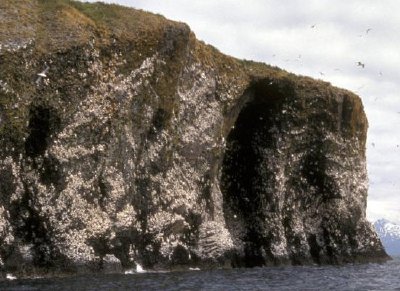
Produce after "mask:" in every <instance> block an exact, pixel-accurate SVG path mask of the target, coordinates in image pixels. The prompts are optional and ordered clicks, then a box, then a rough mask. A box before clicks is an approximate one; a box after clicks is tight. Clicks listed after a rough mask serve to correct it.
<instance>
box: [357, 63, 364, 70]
mask: <svg viewBox="0 0 400 291" xmlns="http://www.w3.org/2000/svg"><path fill="white" fill-rule="evenodd" d="M356 64H357V66H359V67H362V68H363V69H364V68H365V64H364V63H361V62H357V63H356Z"/></svg>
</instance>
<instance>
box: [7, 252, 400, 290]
mask: <svg viewBox="0 0 400 291" xmlns="http://www.w3.org/2000/svg"><path fill="white" fill-rule="evenodd" d="M0 290H52V291H56V290H96V291H98V290H400V257H397V258H394V259H393V260H392V261H389V262H387V263H383V264H354V265H345V266H287V267H268V268H252V269H228V270H208V271H202V270H188V271H184V272H157V273H155V272H147V273H137V274H126V275H124V274H108V275H104V274H101V275H80V276H71V277H64V278H46V279H44V278H43V279H24V280H18V279H17V280H7V281H1V282H0Z"/></svg>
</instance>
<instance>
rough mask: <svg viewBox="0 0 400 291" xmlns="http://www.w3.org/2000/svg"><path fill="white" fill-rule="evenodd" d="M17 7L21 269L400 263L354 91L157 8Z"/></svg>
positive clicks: (2, 228)
mask: <svg viewBox="0 0 400 291" xmlns="http://www.w3.org/2000/svg"><path fill="white" fill-rule="evenodd" d="M3 2H4V1H3ZM3 2H2V3H1V4H0V8H1V14H0V17H1V21H2V25H1V27H0V63H1V68H0V149H1V150H0V181H1V184H0V257H1V260H0V264H1V268H2V270H3V271H7V272H16V273H19V274H22V275H23V274H25V275H29V274H32V272H57V271H60V272H77V271H82V270H83V271H102V270H103V271H107V270H123V269H130V268H135V266H136V264H140V265H142V266H143V267H144V268H185V267H188V266H209V267H213V266H262V265H278V264H309V263H318V264H320V263H321V264H324V263H329V264H336V263H346V262H360V261H362V262H370V261H382V260H386V259H387V258H388V257H387V255H386V254H385V252H384V250H383V248H382V245H381V243H380V241H379V239H378V237H377V235H376V234H375V232H374V231H373V230H372V228H371V225H370V224H369V223H368V222H367V221H366V219H365V209H366V199H367V172H366V162H365V140H366V132H367V126H368V125H367V119H366V116H365V114H364V111H363V106H362V103H361V101H360V99H359V97H357V96H356V95H354V94H353V93H351V92H348V91H346V90H342V89H338V88H335V87H333V86H331V85H330V84H328V83H325V82H322V81H316V80H313V79H310V78H307V77H301V76H295V75H293V74H290V73H287V72H285V71H282V70H280V69H278V68H274V67H270V66H268V65H265V64H260V63H254V62H249V61H241V60H237V59H234V58H231V57H228V56H225V55H223V54H221V53H220V52H218V51H217V50H216V49H215V48H213V47H211V46H207V45H205V44H204V43H202V42H200V41H198V40H196V38H195V36H194V34H193V33H192V32H191V31H190V29H189V28H188V27H187V26H186V25H185V24H182V23H177V22H171V21H168V20H166V19H164V18H163V17H161V16H157V15H153V14H150V13H145V12H142V11H138V10H134V9H128V8H124V7H120V6H116V5H105V4H84V3H77V2H71V1H68V0H57V1H35V0H19V1H6V2H5V3H3ZM18 19H20V20H18ZM3 24H4V25H3Z"/></svg>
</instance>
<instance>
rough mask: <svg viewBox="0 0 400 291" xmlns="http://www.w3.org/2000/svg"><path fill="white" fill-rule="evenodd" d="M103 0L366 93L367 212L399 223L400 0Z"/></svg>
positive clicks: (236, 52) (241, 54)
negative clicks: (159, 16)
mask: <svg viewBox="0 0 400 291" xmlns="http://www.w3.org/2000/svg"><path fill="white" fill-rule="evenodd" d="M90 2H95V1H90ZM104 2H111V3H118V4H121V5H125V6H131V7H135V8H140V9H143V10H147V11H151V12H155V13H160V14H162V15H164V16H166V17H167V18H170V19H173V20H178V21H183V22H186V23H187V24H189V25H190V27H191V29H192V30H193V31H194V32H195V34H196V36H197V38H198V39H201V40H204V41H205V42H206V43H209V44H212V45H213V46H215V47H217V48H218V49H219V50H220V51H222V52H223V53H226V54H229V55H232V56H235V57H238V58H243V59H251V60H256V61H261V62H265V63H267V64H272V65H276V66H279V67H281V68H283V69H286V70H288V71H291V72H293V73H296V74H301V75H307V76H312V77H314V78H319V79H323V80H325V81H328V82H331V83H332V84H333V85H335V86H338V87H342V88H346V89H349V90H351V91H353V92H355V93H357V94H358V95H360V97H361V98H362V100H363V103H364V107H365V110H366V113H367V116H368V119H369V125H370V127H369V132H368V133H369V136H368V145H367V160H368V172H369V181H370V188H369V196H368V208H367V216H368V218H369V219H370V220H371V221H373V220H375V219H377V218H387V219H389V220H392V221H394V222H397V223H400V191H399V186H400V182H399V181H398V180H399V178H400V174H399V173H398V172H397V171H398V170H400V95H399V94H400V93H399V92H400V80H399V78H400V17H399V11H400V1H398V0H380V1H379V0H334V1H333V0H330V1H328V0H248V1H234V0H218V1H216V0H191V1H189V0H162V1H161V0H109V1H104ZM358 62H361V63H362V64H364V65H365V67H362V66H360V65H358Z"/></svg>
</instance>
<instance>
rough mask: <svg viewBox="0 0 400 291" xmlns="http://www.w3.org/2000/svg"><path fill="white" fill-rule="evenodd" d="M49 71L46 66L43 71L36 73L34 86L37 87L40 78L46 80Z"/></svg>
mask: <svg viewBox="0 0 400 291" xmlns="http://www.w3.org/2000/svg"><path fill="white" fill-rule="evenodd" d="M49 70H50V67H49V66H48V65H46V68H45V69H44V70H43V71H41V72H40V73H38V74H37V75H38V76H39V77H38V78H37V79H36V84H37V85H39V83H40V81H41V80H42V78H47V75H46V74H47V72H48V71H49Z"/></svg>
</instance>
